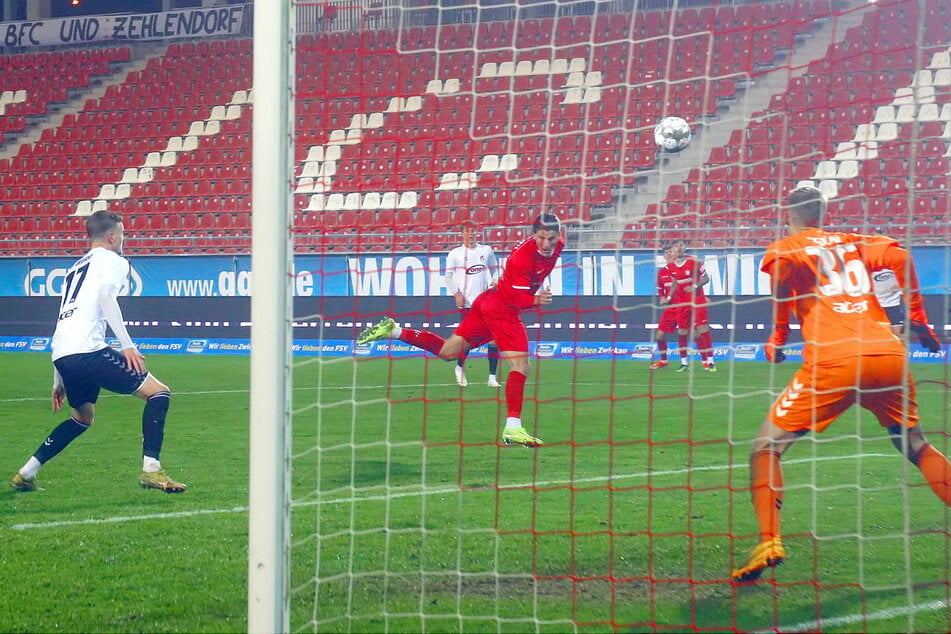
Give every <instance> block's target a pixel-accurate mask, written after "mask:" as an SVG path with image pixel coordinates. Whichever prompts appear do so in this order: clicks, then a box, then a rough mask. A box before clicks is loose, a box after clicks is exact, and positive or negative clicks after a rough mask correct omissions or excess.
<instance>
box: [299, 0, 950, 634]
mask: <svg viewBox="0 0 951 634" xmlns="http://www.w3.org/2000/svg"><path fill="white" fill-rule="evenodd" d="M294 6H295V11H296V21H297V31H298V32H297V36H296V38H295V42H294V47H295V50H294V55H295V58H296V70H297V72H296V85H295V106H296V107H295V117H296V121H295V125H294V127H295V131H296V144H295V156H296V166H295V174H294V178H293V182H292V183H290V186H291V187H292V188H293V192H294V193H293V195H294V200H295V214H294V241H295V252H296V254H297V255H296V270H295V271H293V273H294V275H295V282H296V283H297V284H298V290H300V288H302V287H301V285H303V286H306V287H307V289H308V291H307V292H306V293H304V292H300V293H299V294H300V295H309V297H306V298H305V297H298V298H297V300H296V302H295V324H294V325H295V343H296V345H297V349H296V351H297V353H298V355H297V356H296V362H295V367H294V406H293V455H292V457H291V460H290V464H291V470H292V471H291V481H292V487H293V489H292V511H291V550H290V557H291V567H290V571H291V583H290V593H289V596H288V597H287V600H288V602H289V605H290V613H291V628H292V630H293V631H380V630H386V631H464V632H471V631H483V630H484V631H568V630H579V631H596V630H624V631H639V630H651V631H654V630H710V631H723V630H732V631H747V630H770V631H774V630H780V631H785V630H789V631H815V630H828V631H856V630H881V631H947V630H948V629H951V619H949V616H948V614H949V612H948V596H949V592H951V589H949V584H948V563H949V557H951V551H949V547H948V536H949V532H948V530H949V517H948V512H947V509H946V508H945V507H944V505H943V504H941V502H940V501H939V500H938V499H937V498H935V496H934V495H933V494H932V493H931V491H930V489H929V488H928V487H927V485H926V484H925V482H924V480H923V478H922V477H921V475H920V473H919V472H918V470H917V469H915V468H914V466H913V465H910V464H909V463H906V462H905V461H904V460H903V459H902V458H901V457H900V455H899V454H898V453H897V452H896V451H895V450H894V448H893V447H892V446H891V444H890V442H889V441H888V440H887V438H886V436H885V434H884V433H882V431H881V430H880V428H879V426H878V424H877V422H876V421H875V420H874V418H873V417H871V416H870V415H869V414H868V413H867V412H864V411H862V410H861V409H860V408H853V409H851V410H849V411H848V412H846V414H844V415H843V416H842V417H841V418H840V419H839V420H838V421H837V422H836V423H835V424H834V425H833V426H832V427H831V428H830V429H829V430H828V431H827V432H825V433H824V434H822V435H820V436H817V437H806V438H804V439H803V440H802V441H800V443H799V444H797V446H796V447H795V448H794V449H792V450H790V451H789V452H787V454H786V456H785V457H784V460H783V464H784V468H785V481H786V487H785V488H786V493H785V498H786V499H785V508H784V510H783V533H784V539H785V543H786V547H787V551H788V558H787V561H786V563H785V564H784V565H783V566H782V567H779V568H777V569H775V570H770V571H768V572H767V573H766V574H765V575H764V576H763V579H762V581H761V582H760V583H759V584H757V585H755V586H751V587H742V586H737V585H735V584H733V583H731V581H730V572H731V570H732V569H734V568H736V567H739V566H741V565H743V563H744V562H745V560H746V558H747V556H748V554H749V552H750V550H751V549H752V547H753V546H754V545H755V543H756V541H757V525H756V520H755V516H754V514H753V509H752V506H751V504H750V493H749V471H748V467H747V460H748V455H749V451H750V446H751V443H752V439H753V437H754V436H755V433H756V430H757V428H758V427H759V424H760V423H761V421H762V420H763V417H764V415H765V413H766V411H767V409H768V408H769V406H770V404H771V402H772V401H773V399H775V397H776V395H777V394H778V393H779V392H780V391H781V390H782V389H783V388H784V387H785V385H786V383H787V382H788V380H789V378H790V377H791V376H792V373H793V371H794V370H795V367H796V366H798V360H799V357H797V356H795V355H793V356H792V358H791V359H790V361H789V362H788V363H787V364H785V365H781V366H768V365H766V364H765V363H764V362H762V361H761V359H762V343H763V340H764V339H765V337H766V336H767V334H768V330H767V329H768V328H769V327H770V322H769V319H770V315H771V313H770V304H769V298H768V292H769V291H768V283H767V281H766V280H765V278H764V276H761V275H759V274H758V272H757V268H758V264H759V261H760V259H761V257H762V252H763V250H764V249H765V247H766V245H768V244H769V242H771V241H772V240H774V239H776V238H777V237H779V236H780V235H783V233H784V230H785V229H784V226H783V221H782V218H781V216H780V214H779V212H778V210H777V203H778V202H779V201H781V200H782V199H783V197H784V196H785V194H786V193H787V192H788V191H789V190H790V189H791V188H793V187H795V186H796V185H798V184H802V183H804V182H809V183H812V184H814V185H815V186H817V187H818V188H819V189H821V190H822V191H823V193H825V194H826V196H827V197H828V198H829V200H830V215H829V223H830V224H831V225H832V226H833V227H835V228H838V229H842V230H847V231H857V232H862V233H887V234H889V235H892V236H893V237H895V238H896V239H898V240H900V241H901V242H902V244H903V245H904V246H907V247H909V248H911V249H912V252H913V254H914V255H915V257H916V260H917V261H918V265H919V268H920V271H921V276H922V284H923V292H924V293H925V294H926V299H927V306H928V309H929V312H930V314H931V317H932V320H933V321H935V322H936V324H935V325H936V326H937V328H938V330H939V332H943V328H944V324H945V323H946V321H947V315H948V308H949V307H948V303H947V293H948V287H949V282H948V269H949V266H948V261H949V253H948V247H947V245H948V244H949V242H951V228H949V227H951V222H949V220H951V218H949V215H948V214H949V208H948V200H949V199H948V191H949V189H948V186H949V164H948V161H949V156H951V151H949V139H951V59H949V44H951V26H949V25H951V5H949V4H948V3H946V2H943V1H942V0H929V1H925V0H922V1H920V2H919V1H912V0H905V1H898V0H895V1H880V2H878V3H865V2H858V1H853V2H847V1H844V0H843V1H838V2H837V1H835V0H831V1H830V0H798V1H796V2H754V3H749V4H741V3H732V2H716V1H714V2H712V3H693V2H690V3H688V2H678V1H676V0H673V1H671V2H661V1H658V2H648V1H643V2H641V1H637V0H616V1H612V2H597V1H581V2H567V1H566V2H549V1H539V2H532V1H522V2H517V3H512V2H505V1H504V0H499V1H494V2H484V3H481V4H465V3H437V4H428V3H427V4H423V3H409V2H407V3H402V4H400V3H397V2H395V1H391V0H364V1H363V3H360V2H349V3H348V2H336V1H330V2H297V3H295V5H294ZM667 116H677V117H681V118H683V119H685V120H686V121H687V122H688V123H689V124H690V126H691V130H692V133H693V138H692V141H691V143H690V144H689V145H688V146H687V148H686V149H684V150H683V151H681V152H678V153H668V152H664V151H662V150H660V149H658V148H657V146H656V144H655V141H654V136H653V130H654V126H655V125H656V124H657V123H658V121H660V120H661V119H663V118H664V117H667ZM543 210H544V211H552V212H554V213H556V214H557V215H558V216H559V217H560V218H561V219H562V221H563V223H564V227H565V228H564V233H565V236H566V238H567V248H566V250H565V252H564V254H563V256H562V260H561V264H560V266H559V267H558V269H556V271H555V273H554V274H553V276H552V290H553V291H554V292H555V295H556V297H555V302H554V303H553V304H552V305H551V306H550V307H549V308H548V309H547V310H545V311H542V312H536V311H528V312H526V313H525V315H524V319H525V322H526V324H528V326H529V338H530V341H531V345H532V357H533V358H532V363H533V368H532V372H531V375H530V376H529V379H528V383H527V385H526V391H525V396H526V398H525V411H524V413H523V420H524V422H525V427H526V428H527V429H529V431H533V432H534V433H536V434H537V435H538V436H539V437H540V438H542V439H543V440H544V442H545V444H544V445H543V446H542V447H539V448H537V449H532V450H529V449H525V448H522V447H519V446H504V445H503V444H501V442H500V438H501V435H500V434H501V427H502V423H503V421H504V418H505V395H504V387H503V389H501V390H499V389H497V388H491V387H489V386H487V385H486V377H487V368H488V366H487V363H486V356H485V350H484V349H478V350H475V351H473V354H472V355H471V357H470V358H469V359H468V361H467V363H466V374H467V377H468V382H469V384H468V385H467V386H466V387H460V386H458V385H457V384H456V380H455V377H454V371H453V365H454V364H447V363H445V362H443V361H439V360H437V359H435V358H434V357H432V356H430V355H426V354H424V353H422V352H421V351H419V350H417V349H414V348H412V347H410V346H408V345H406V344H402V343H401V342H399V341H388V340H383V341H376V342H372V343H371V344H368V345H362V346H358V345H356V344H355V343H354V339H355V337H356V334H357V333H358V332H359V331H360V330H361V329H363V328H364V327H366V326H368V325H371V324H373V323H375V322H376V321H377V320H379V319H380V318H381V317H383V316H385V315H392V316H393V317H394V318H395V319H396V321H397V322H398V323H400V324H402V325H404V326H409V327H413V328H419V329H428V330H432V331H434V332H436V333H437V334H439V335H441V336H448V335H449V334H450V333H451V332H452V329H453V327H454V326H455V325H456V324H457V323H458V321H459V318H460V315H459V313H458V311H457V310H456V309H455V306H454V303H453V302H452V300H451V298H450V297H447V293H446V288H445V281H444V276H445V273H446V269H445V261H446V253H447V251H448V250H449V249H450V248H452V247H454V246H457V245H458V244H459V243H460V242H459V241H460V237H459V228H460V225H461V224H463V223H465V222H472V223H474V224H475V225H476V226H477V227H478V230H479V236H480V241H481V242H483V243H486V244H489V245H491V246H492V247H494V248H495V250H496V254H497V255H498V256H499V258H500V260H501V261H502V262H503V263H504V260H505V257H506V256H507V255H508V253H509V252H510V250H511V249H512V248H513V247H514V246H515V245H516V244H518V242H519V241H520V240H521V239H523V238H524V237H525V236H526V235H528V230H529V227H530V224H531V221H532V219H533V218H534V216H535V215H536V214H537V213H539V212H540V211H543ZM674 238H682V239H684V240H686V242H687V245H688V249H689V251H690V252H691V253H694V254H696V255H698V256H699V257H700V258H701V260H702V261H703V262H704V263H705V265H706V268H707V269H708V272H709V273H710V275H711V284H710V286H708V288H707V292H708V295H709V296H710V298H711V301H712V303H711V309H710V310H711V325H712V336H713V344H714V350H713V353H714V356H713V358H714V360H715V361H716V362H717V368H718V371H717V372H716V373H713V372H704V371H703V370H702V368H701V364H700V363H699V360H698V359H697V356H696V345H695V342H693V341H692V340H691V341H690V342H689V346H690V355H689V357H688V360H689V361H690V367H689V369H688V370H687V371H686V372H675V371H674V370H675V365H676V357H675V353H673V352H672V365H671V366H670V367H668V368H665V369H663V370H659V371H651V370H649V369H648V365H649V363H650V361H649V360H650V359H651V358H652V355H653V359H654V360H656V358H657V357H656V352H654V350H653V337H654V332H655V328H656V325H657V320H658V318H659V315H660V310H659V307H657V305H656V301H655V298H654V292H655V288H654V284H655V275H656V271H657V267H658V265H660V264H662V262H663V261H662V259H661V257H660V252H659V247H660V245H661V244H662V243H664V242H665V241H668V240H671V239H674ZM675 347H676V343H675V342H671V348H675ZM910 349H912V350H915V349H916V344H915V343H914V342H912V343H911V345H910ZM946 355H947V347H946V346H945V350H944V352H943V353H942V356H941V358H942V359H944V358H946ZM917 356H918V357H921V355H920V354H918V355H917ZM756 359H759V360H756ZM937 360H938V359H931V360H930V361H932V362H931V363H920V364H918V363H916V364H915V366H914V371H915V374H916V376H918V378H919V385H918V394H919V400H920V403H921V407H922V420H923V423H922V424H923V427H924V429H925V430H926V432H927V437H928V438H929V440H930V441H931V442H932V443H933V444H934V445H935V446H936V447H937V448H938V449H940V450H941V451H942V452H945V453H947V451H948V449H949V447H948V442H947V431H948V412H949V399H948V393H947V386H948V366H947V363H946V362H934V361H937ZM501 365H502V367H501V368H500V372H499V380H500V381H501V382H503V384H504V382H505V380H506V373H507V368H505V362H504V361H503V362H502V364H501Z"/></svg>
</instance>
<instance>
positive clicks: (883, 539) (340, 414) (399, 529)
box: [0, 353, 951, 632]
mask: <svg viewBox="0 0 951 634" xmlns="http://www.w3.org/2000/svg"><path fill="white" fill-rule="evenodd" d="M149 363H150V367H151V369H152V370H153V371H154V372H155V373H156V375H157V376H159V377H160V378H161V379H162V380H164V381H165V382H167V383H168V384H169V385H171V386H172V389H173V391H174V393H175V395H174V397H173V403H172V410H171V412H170V416H169V425H168V427H167V433H166V444H165V450H164V452H163V464H164V465H165V466H166V468H167V469H169V471H170V472H171V474H172V475H173V476H174V477H178V478H180V479H182V480H183V481H185V482H186V483H188V484H189V486H190V489H189V491H188V492H187V493H186V494H184V495H180V496H169V495H163V494H161V493H159V492H157V491H144V490H141V489H139V488H138V486H137V482H136V474H137V471H138V468H139V462H140V428H139V416H140V412H141V405H140V404H139V402H138V401H137V400H135V399H131V398H128V397H120V396H114V395H104V396H103V397H102V398H101V400H100V403H99V406H98V412H97V414H98V421H97V422H96V424H95V425H94V427H93V429H92V430H90V431H89V432H87V433H86V434H84V435H83V436H82V437H80V438H79V439H78V440H77V441H76V442H75V443H74V446H71V447H70V448H69V449H68V450H67V451H66V453H64V454H63V455H62V456H59V457H58V458H56V459H55V460H53V461H52V462H50V463H49V464H48V465H47V466H45V467H44V468H43V470H42V471H41V473H40V481H41V484H42V485H43V486H44V487H45V489H46V490H45V491H42V492H38V493H35V494H14V493H12V492H4V493H0V506H2V512H0V518H2V519H0V532H2V533H0V534H2V535H3V537H4V539H3V542H2V546H0V565H2V569H3V570H4V572H5V574H4V578H5V579H6V580H7V587H8V594H7V596H8V600H6V601H0V630H2V631H54V630H55V631H71V632H80V631H81V632H89V631H97V632H98V631H119V632H125V631H142V632H160V631H162V632H170V631H210V632H213V631H241V630H245V629H246V592H247V590H246V574H247V572H246V569H247V559H246V547H247V532H248V530H247V512H246V511H245V509H244V507H245V506H246V504H247V473H248V467H247V452H248V394H247V385H248V359H247V358H245V357H181V356H160V355H155V356H152V357H150V358H149ZM696 367H697V369H696V371H695V372H692V373H688V374H675V373H673V372H671V371H669V370H666V371H662V372H659V373H655V374H651V373H649V372H648V371H647V370H646V364H645V363H643V362H631V361H623V362H618V363H616V364H612V363H610V362H601V361H579V362H568V361H555V360H540V361H537V362H536V364H535V368H534V370H535V373H534V375H533V377H532V378H530V380H529V384H528V387H527V394H528V396H529V397H530V398H529V399H528V400H527V402H526V407H525V416H524V418H525V421H526V425H527V426H528V427H530V428H535V429H536V430H537V434H538V435H539V436H540V437H541V438H543V439H544V441H545V443H546V445H545V446H544V447H542V448H540V449H538V450H534V451H533V450H528V449H524V448H522V447H500V446H499V445H498V444H497V442H496V441H497V438H498V433H499V429H500V424H501V423H500V421H502V420H503V418H504V407H503V403H502V401H501V399H502V397H503V392H502V391H499V390H493V389H490V388H488V387H485V386H484V385H483V379H484V372H485V361H484V360H483V359H474V360H473V361H472V362H471V364H470V369H469V377H470V386H469V387H468V388H466V389H465V390H464V391H463V392H460V389H459V388H458V387H457V386H456V385H455V384H454V382H453V381H452V369H451V366H450V365H448V364H444V363H442V362H438V361H434V360H423V359H399V360H393V361H390V360H385V359H380V360H360V361H357V362H354V361H353V360H351V359H326V360H323V361H320V360H316V359H302V360H300V361H299V363H298V365H297V367H296V368H295V381H294V383H295V386H294V387H295V389H294V394H295V421H294V434H293V451H294V457H293V466H294V470H293V478H292V485H293V499H294V511H293V516H292V526H291V530H292V572H291V575H292V579H291V585H292V589H293V593H292V600H291V614H292V617H291V624H292V629H294V630H297V631H381V630H389V631H423V630H424V631H438V632H442V631H457V632H480V631H492V632H496V631H499V630H502V631H506V632H518V631H541V632H561V631H565V630H572V629H577V630H581V631H585V632H597V631H611V630H622V631H646V630H652V629H669V630H680V631H683V630H688V629H709V630H728V629H737V630H755V629H760V628H775V627H782V626H785V627H791V626H794V625H797V624H798V625H800V626H802V627H803V628H804V629H813V630H814V629H816V628H817V626H816V625H815V624H812V625H811V626H810V623H811V622H812V621H814V620H815V619H817V618H818V617H819V616H821V617H822V618H823V619H824V620H827V621H826V623H828V624H829V625H826V626H824V627H823V629H824V630H826V631H863V630H868V631H882V632H887V631H905V630H913V631H946V630H948V629H949V627H951V621H949V617H948V612H947V609H946V608H942V607H941V605H940V603H939V602H940V601H943V600H946V598H947V596H948V592H949V586H948V564H949V559H951V550H949V543H948V536H947V535H948V533H947V531H948V528H949V514H948V511H947V510H946V509H945V508H944V506H943V505H942V504H941V503H940V502H939V501H938V500H937V499H936V498H935V497H934V495H933V494H932V493H931V491H930V490H929V489H928V488H927V487H926V486H924V485H923V480H922V478H921V476H920V474H919V473H918V472H917V470H916V469H914V467H910V465H906V463H904V462H903V461H902V460H901V459H900V458H899V457H898V454H897V452H895V451H894V449H893V448H892V447H891V445H890V443H888V441H887V440H885V438H884V435H883V434H882V433H881V431H880V430H879V427H878V425H877V423H876V422H875V421H874V419H873V417H871V416H870V415H867V414H862V413H861V410H859V409H857V408H853V410H850V411H849V412H847V413H846V414H845V415H844V416H843V417H842V418H841V419H840V420H839V421H837V422H836V423H835V425H834V426H833V427H832V428H830V430H829V431H827V432H826V433H825V434H824V435H822V436H820V437H819V439H818V440H819V441H818V442H814V441H812V440H803V441H802V442H801V443H800V444H799V445H797V446H796V447H794V448H793V449H791V450H790V451H789V452H788V453H787V455H786V458H785V460H784V462H785V476H786V483H787V487H788V492H787V495H786V502H785V510H784V517H783V528H784V533H785V534H786V535H787V538H786V543H787V548H788V551H789V559H788V561H787V563H786V564H785V565H784V566H783V567H781V568H779V569H777V571H776V573H775V575H773V574H770V575H768V576H767V581H766V582H764V583H761V584H758V585H757V586H753V587H741V588H740V587H734V586H732V585H731V584H730V583H729V582H728V580H727V578H728V574H729V572H730V569H731V567H733V566H735V565H739V564H741V563H742V560H744V559H745V557H746V556H747V554H748V552H749V549H750V548H751V547H752V546H753V544H754V541H755V536H754V533H755V530H756V526H755V520H754V518H753V514H752V510H751V506H750V504H749V499H748V498H749V496H748V493H747V492H746V491H745V490H743V489H744V487H745V486H746V484H747V469H746V460H747V454H748V451H749V445H750V441H751V439H752V436H753V434H754V433H755V430H756V429H757V427H758V426H759V423H760V422H761V420H762V417H763V414H764V412H765V411H766V408H767V407H768V405H769V403H770V402H771V400H772V394H773V393H775V392H777V391H778V390H779V389H780V388H781V387H782V386H784V385H785V383H786V381H787V380H788V378H789V376H790V375H791V374H792V372H793V371H794V370H795V366H794V365H789V366H766V365H763V364H751V363H738V364H735V365H732V366H731V365H729V364H721V366H720V371H719V372H718V373H717V374H707V373H703V372H700V371H699V366H696ZM0 371H2V372H3V376H5V377H8V378H7V379H6V380H5V381H3V382H2V384H0V433H2V434H3V438H4V442H3V443H0V464H2V465H6V466H5V469H6V470H7V472H9V474H11V475H12V473H13V472H14V471H15V469H16V468H17V467H19V466H20V465H21V464H22V463H23V461H24V460H25V459H26V458H27V457H28V456H29V454H30V453H31V452H32V451H33V450H34V449H35V448H36V445H37V444H38V443H39V442H40V441H41V440H42V439H43V437H44V435H45V434H46V433H48V431H49V430H50V429H51V428H52V427H53V426H54V425H55V424H56V423H57V422H59V421H60V420H62V418H63V416H62V415H59V414H57V415H52V414H50V413H49V409H48V408H49V405H48V389H49V388H48V384H49V374H50V371H49V360H48V357H47V356H46V355H39V354H28V353H6V354H3V355H0ZM946 373H947V368H946V367H943V366H925V365H920V366H916V368H915V374H916V376H917V378H918V380H919V382H920V385H919V400H920V401H921V404H922V410H923V420H924V423H923V425H924V427H925V429H926V430H927V431H929V432H930V437H931V439H932V440H933V441H934V442H935V443H936V445H937V446H938V447H939V448H941V449H942V450H945V451H946V450H947V449H948V447H947V442H946V436H945V434H944V433H945V432H947V431H948V430H947V425H948V420H949V401H948V396H947V388H946V387H945V385H946V381H947V374H946ZM13 377H15V379H14V378H13ZM612 377H613V380H612ZM503 378H504V377H503ZM929 380H930V381H929ZM932 381H933V382H932ZM460 395H462V397H463V398H461V399H460ZM939 432H940V433H939ZM909 467H910V469H909ZM909 483H910V485H911V486H908V484H909ZM863 615H864V618H863Z"/></svg>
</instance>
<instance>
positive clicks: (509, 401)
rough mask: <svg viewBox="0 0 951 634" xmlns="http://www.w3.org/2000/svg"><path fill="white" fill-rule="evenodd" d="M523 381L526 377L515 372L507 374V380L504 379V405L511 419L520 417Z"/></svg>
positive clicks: (523, 395) (523, 391)
mask: <svg viewBox="0 0 951 634" xmlns="http://www.w3.org/2000/svg"><path fill="white" fill-rule="evenodd" d="M525 379H526V376H525V375H524V374H522V373H521V372H519V371H517V370H515V371H513V372H509V375H508V378H506V379H505V404H506V406H507V407H508V416H509V417H511V418H521V417H522V401H523V400H524V399H525Z"/></svg>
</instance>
